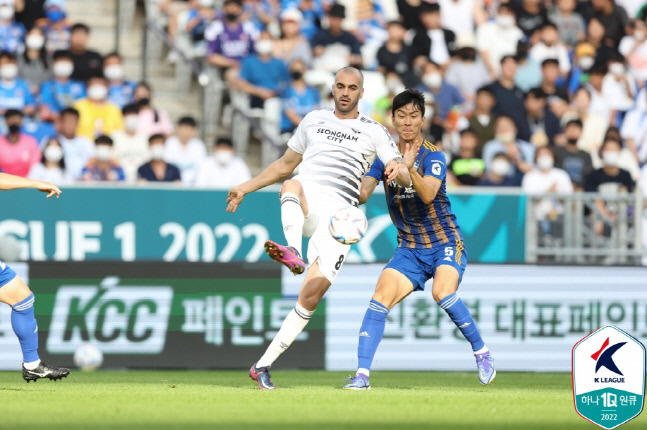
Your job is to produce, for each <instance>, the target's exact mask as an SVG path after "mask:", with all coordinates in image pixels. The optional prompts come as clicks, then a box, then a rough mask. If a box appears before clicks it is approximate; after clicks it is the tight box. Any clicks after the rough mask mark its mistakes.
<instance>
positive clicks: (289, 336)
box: [256, 303, 315, 367]
mask: <svg viewBox="0 0 647 430" xmlns="http://www.w3.org/2000/svg"><path fill="white" fill-rule="evenodd" d="M314 312H315V311H309V310H307V309H306V308H304V307H303V306H301V305H299V304H298V303H297V304H296V306H295V307H294V309H292V310H291V311H290V313H289V314H288V316H287V317H285V320H283V324H282V325H281V329H280V330H279V332H278V333H276V336H274V340H272V343H270V346H268V347H267V350H266V351H265V354H263V356H262V357H261V358H260V359H259V360H258V362H257V363H256V367H269V366H271V365H272V363H274V362H275V361H276V359H277V358H279V355H281V354H283V352H285V350H287V349H288V348H289V347H290V345H291V344H292V342H294V339H296V338H297V336H298V335H299V333H301V332H302V331H303V329H304V328H305V327H306V325H307V324H308V321H310V317H312V314H313V313H314Z"/></svg>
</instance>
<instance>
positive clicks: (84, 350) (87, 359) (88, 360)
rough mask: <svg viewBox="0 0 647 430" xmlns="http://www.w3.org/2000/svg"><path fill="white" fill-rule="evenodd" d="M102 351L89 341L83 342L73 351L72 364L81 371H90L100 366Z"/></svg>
mask: <svg viewBox="0 0 647 430" xmlns="http://www.w3.org/2000/svg"><path fill="white" fill-rule="evenodd" d="M102 363H103V353H102V352H101V350H100V349H99V348H97V347H96V346H95V345H93V344H91V343H84V344H83V345H81V346H79V347H78V348H77V350H76V351H74V364H75V365H76V366H77V367H78V368H79V369H81V370H83V371H92V370H96V369H97V368H99V367H101V364H102Z"/></svg>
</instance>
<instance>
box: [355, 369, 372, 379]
mask: <svg viewBox="0 0 647 430" xmlns="http://www.w3.org/2000/svg"><path fill="white" fill-rule="evenodd" d="M360 373H361V374H362V375H364V376H366V377H367V378H368V375H369V374H370V373H371V371H370V370H368V369H364V368H363V367H360V368H359V369H357V373H356V374H357V375H359V374H360Z"/></svg>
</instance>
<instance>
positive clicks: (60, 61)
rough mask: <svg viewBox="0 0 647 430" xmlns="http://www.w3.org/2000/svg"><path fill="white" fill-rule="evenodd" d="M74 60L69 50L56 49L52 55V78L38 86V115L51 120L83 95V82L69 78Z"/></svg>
mask: <svg viewBox="0 0 647 430" xmlns="http://www.w3.org/2000/svg"><path fill="white" fill-rule="evenodd" d="M73 71H74V60H73V58H72V54H71V53H70V52H69V51H56V52H54V56H53V64H52V72H53V74H54V79H53V80H51V81H47V82H44V83H43V85H42V86H41V88H40V108H39V113H40V117H41V118H42V119H44V120H47V121H51V120H53V119H55V118H56V116H57V115H58V113H59V112H61V111H62V110H63V109H65V108H66V107H68V106H72V104H73V103H74V102H75V101H76V100H79V99H82V98H84V97H85V84H84V83H83V82H80V81H74V80H72V79H70V76H72V72H73Z"/></svg>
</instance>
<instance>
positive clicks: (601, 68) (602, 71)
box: [589, 62, 609, 76]
mask: <svg viewBox="0 0 647 430" xmlns="http://www.w3.org/2000/svg"><path fill="white" fill-rule="evenodd" d="M608 71H609V68H608V67H607V65H606V64H605V63H602V62H596V63H595V64H593V65H592V66H591V68H590V69H589V76H591V75H606V74H607V72H608Z"/></svg>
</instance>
